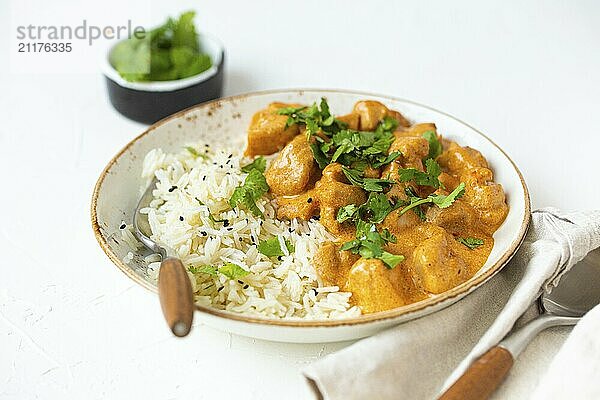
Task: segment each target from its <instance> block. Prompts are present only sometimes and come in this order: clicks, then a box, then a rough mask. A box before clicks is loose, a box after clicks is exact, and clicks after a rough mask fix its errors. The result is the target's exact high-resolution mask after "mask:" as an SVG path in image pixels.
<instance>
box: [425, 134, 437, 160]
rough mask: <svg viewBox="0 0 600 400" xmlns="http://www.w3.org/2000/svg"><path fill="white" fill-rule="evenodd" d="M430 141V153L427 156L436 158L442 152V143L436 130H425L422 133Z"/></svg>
mask: <svg viewBox="0 0 600 400" xmlns="http://www.w3.org/2000/svg"><path fill="white" fill-rule="evenodd" d="M422 136H423V137H424V138H425V139H427V141H428V142H429V154H428V155H427V157H426V158H433V159H435V158H436V157H437V156H439V155H440V154H442V144H441V143H440V141H439V139H438V136H437V134H436V133H435V132H434V131H427V132H423V135H422Z"/></svg>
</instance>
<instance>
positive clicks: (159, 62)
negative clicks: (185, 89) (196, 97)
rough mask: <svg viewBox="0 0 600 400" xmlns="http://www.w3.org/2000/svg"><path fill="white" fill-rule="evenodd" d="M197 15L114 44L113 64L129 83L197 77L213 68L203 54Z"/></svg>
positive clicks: (186, 16)
mask: <svg viewBox="0 0 600 400" xmlns="http://www.w3.org/2000/svg"><path fill="white" fill-rule="evenodd" d="M194 16H195V12H193V11H189V12H185V13H183V14H181V16H180V17H179V18H178V19H172V18H169V19H167V21H166V22H165V23H164V24H163V25H161V26H159V27H157V28H154V29H152V30H150V31H148V32H147V33H145V34H143V35H142V37H139V34H138V35H136V36H135V37H132V38H130V39H127V40H123V41H121V42H119V43H117V44H116V45H115V47H114V48H113V49H112V50H111V52H110V55H109V61H110V63H111V65H112V66H113V67H114V68H115V69H116V70H117V71H118V72H119V74H120V75H121V76H122V77H123V78H124V79H126V80H128V81H134V82H137V81H165V80H175V79H182V78H186V77H190V76H193V75H197V74H199V73H201V72H203V71H206V70H207V69H209V68H210V67H211V66H212V60H211V58H210V56H209V55H208V54H205V53H202V52H201V46H200V43H199V40H198V35H197V33H196V29H195V25H194V21H193V19H194Z"/></svg>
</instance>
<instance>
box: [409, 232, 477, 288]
mask: <svg viewBox="0 0 600 400" xmlns="http://www.w3.org/2000/svg"><path fill="white" fill-rule="evenodd" d="M429 229H431V236H430V237H429V238H428V239H425V240H423V241H422V242H421V243H420V244H419V245H418V246H417V247H416V248H415V249H414V251H413V267H412V272H413V275H414V278H415V281H416V282H417V284H418V285H420V286H421V287H422V288H423V289H424V290H425V291H427V292H429V293H434V294H438V293H442V292H445V291H446V290H449V289H451V288H453V287H455V286H457V285H459V284H461V283H462V282H464V281H466V280H467V279H468V278H469V276H470V274H469V270H468V265H467V263H466V262H465V260H464V259H463V258H462V257H461V256H460V255H459V251H458V249H457V246H462V245H461V244H460V243H458V242H457V241H456V240H455V239H454V237H453V236H452V235H450V234H449V233H448V232H446V231H445V230H444V229H443V228H440V227H436V226H434V225H431V226H430V227H429Z"/></svg>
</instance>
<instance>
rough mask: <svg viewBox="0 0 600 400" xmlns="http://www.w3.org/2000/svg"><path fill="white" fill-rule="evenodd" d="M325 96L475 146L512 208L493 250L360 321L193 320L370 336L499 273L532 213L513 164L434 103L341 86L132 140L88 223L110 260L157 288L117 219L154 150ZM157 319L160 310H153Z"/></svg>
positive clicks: (246, 103) (240, 137)
mask: <svg viewBox="0 0 600 400" xmlns="http://www.w3.org/2000/svg"><path fill="white" fill-rule="evenodd" d="M321 97H326V98H327V100H328V102H329V104H330V106H331V107H332V110H335V111H336V113H339V114H344V113H347V112H349V111H350V110H351V109H352V106H353V104H354V103H355V102H356V101H358V100H364V99H372V100H378V101H380V102H382V103H384V104H386V105H387V106H388V107H390V108H392V109H395V110H398V111H400V112H401V113H402V114H403V115H405V116H407V117H408V118H409V119H410V120H411V121H413V122H435V124H436V125H437V127H438V131H439V132H440V133H441V134H442V135H444V137H446V138H448V139H451V140H455V141H457V142H458V143H460V144H461V145H468V146H471V147H474V148H476V149H478V150H480V151H481V152H482V153H483V154H484V155H485V157H486V158H487V159H488V161H489V163H490V165H491V167H492V169H493V171H494V174H495V180H496V181H497V182H500V183H501V184H502V185H503V186H504V190H505V192H506V195H507V201H508V204H509V206H510V211H509V213H508V216H507V218H506V221H505V222H504V224H503V225H502V226H501V227H500V229H498V231H497V232H496V233H495V234H494V240H495V243H494V247H493V249H492V252H491V254H490V256H489V259H488V260H487V262H486V263H485V265H484V266H483V267H482V268H481V270H480V271H479V272H478V273H477V274H476V275H475V276H473V277H472V278H471V279H469V280H468V281H466V282H464V283H463V284H461V285H459V286H457V287H455V288H453V289H451V290H449V291H447V292H444V293H442V294H439V295H435V296H433V297H431V298H428V299H426V300H423V301H420V302H417V303H414V304H410V305H407V306H403V307H399V308H395V309H392V310H388V311H384V312H378V313H374V314H366V315H362V316H360V317H357V318H352V319H342V320H326V321H300V320H274V319H266V318H257V317H249V316H245V315H241V314H237V313H232V312H227V311H221V310H217V309H213V308H207V307H200V306H199V307H197V308H198V312H197V313H196V322H198V321H201V322H203V323H206V324H208V325H210V326H213V327H215V328H218V329H222V330H224V331H228V332H232V333H236V334H240V335H245V336H251V337H256V338H261V339H268V340H275V341H285V342H331V341H341V340H349V339H356V338H361V337H365V336H369V335H372V334H374V333H376V332H378V331H380V330H382V329H385V328H388V327H391V326H393V325H396V324H400V323H405V322H407V321H410V320H412V319H415V318H419V317H422V316H424V315H427V314H429V313H433V312H435V311H438V310H441V309H443V308H445V307H448V306H449V305H451V304H453V303H455V302H456V301H458V300H460V299H461V298H463V297H465V296H468V295H469V294H470V293H472V292H473V291H474V290H475V289H477V288H478V287H479V286H481V285H483V284H484V283H485V282H486V281H487V280H489V279H490V278H491V277H492V276H493V275H494V274H495V273H497V272H498V271H499V270H500V269H501V268H502V267H503V266H504V265H505V264H506V263H507V262H508V260H509V259H510V258H511V257H512V256H513V254H514V253H515V252H516V250H517V249H518V247H519V245H520V243H521V242H522V240H523V238H524V236H525V233H526V230H527V226H528V223H529V218H530V202H529V194H528V191H527V186H526V184H525V182H524V180H523V177H522V175H521V173H520V172H519V170H518V168H517V166H516V165H515V164H514V162H513V161H512V160H511V159H510V158H509V157H508V155H507V154H506V153H505V152H504V151H502V149H500V147H498V146H497V145H496V144H494V142H492V141H491V140H490V139H489V138H488V137H486V136H485V135H483V134H482V133H481V132H479V131H477V130H476V129H475V128H473V127H471V126H469V125H467V124H466V123H464V122H462V121H460V120H458V119H456V118H454V117H452V116H450V115H448V114H446V113H443V112H441V111H437V110H434V109H433V108H430V107H427V106H424V105H421V104H417V103H414V102H412V101H408V100H403V99H398V98H394V97H389V96H380V95H373V94H369V93H359V92H351V91H339V90H316V89H307V90H277V91H269V92H257V93H250V94H244V95H239V96H233V97H228V98H224V99H220V100H216V101H212V102H209V103H205V104H200V105H198V106H195V107H193V108H190V109H187V110H184V111H181V112H179V113H177V114H175V115H172V116H170V117H168V118H166V119H164V120H162V121H160V122H158V123H156V124H154V125H153V126H151V127H150V128H149V129H148V130H147V131H145V132H144V133H142V134H141V135H140V136H138V137H137V138H135V139H133V140H132V141H131V142H129V143H128V144H127V145H126V146H125V147H124V148H123V149H122V150H121V151H120V152H119V153H118V154H117V155H116V156H115V157H114V158H113V159H112V160H110V162H109V163H108V165H107V166H106V168H105V169H104V171H103V172H102V174H101V175H100V178H99V179H98V182H97V184H96V187H95V189H94V193H93V199H92V209H91V212H92V225H93V229H94V232H95V235H96V238H97V239H98V243H99V244H100V246H101V247H102V249H103V250H104V252H105V253H106V254H107V256H108V257H109V258H110V260H111V261H112V262H113V263H114V264H115V265H116V266H117V267H118V268H119V269H120V270H121V271H123V272H124V273H125V274H126V275H127V276H128V277H130V278H131V279H133V280H134V281H135V282H137V283H139V284H140V285H142V286H144V287H145V288H147V289H148V290H150V291H151V292H154V293H156V292H157V287H156V282H155V281H154V280H153V279H152V278H150V277H149V275H148V274H147V272H146V266H145V265H144V262H143V256H144V255H145V253H143V252H139V253H137V254H135V257H134V259H133V260H132V261H131V262H130V263H127V264H125V263H123V261H122V260H123V258H124V257H125V255H126V254H127V253H128V252H129V251H131V250H130V249H129V247H128V246H127V245H126V244H125V243H123V242H122V241H121V240H119V225H120V224H121V221H123V220H124V221H127V222H129V223H130V222H131V220H132V214H133V210H134V208H135V206H136V203H137V201H138V196H139V194H140V190H139V188H140V185H141V182H142V180H141V178H140V172H141V169H142V161H143V159H144V156H145V154H146V153H147V152H148V151H150V150H151V149H153V148H156V147H160V148H162V149H163V150H165V151H167V152H170V151H177V150H179V149H180V148H181V146H182V145H184V144H185V143H189V142H191V141H197V140H205V141H209V142H210V141H214V142H215V143H231V144H234V145H237V144H239V145H240V146H243V143H244V141H245V137H246V129H247V128H248V125H249V123H250V119H251V117H252V115H253V114H254V113H255V112H256V111H258V110H259V109H262V108H264V107H265V106H266V105H267V104H269V103H270V102H273V101H282V102H290V103H304V104H310V103H312V102H314V101H317V100H319V99H320V98H321ZM156 313H157V318H160V316H159V313H160V312H159V310H158V309H157V310H156Z"/></svg>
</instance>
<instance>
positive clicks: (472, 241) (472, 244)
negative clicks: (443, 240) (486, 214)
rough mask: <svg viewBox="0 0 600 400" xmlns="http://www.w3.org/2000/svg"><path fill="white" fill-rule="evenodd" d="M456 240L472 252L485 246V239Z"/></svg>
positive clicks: (468, 238)
mask: <svg viewBox="0 0 600 400" xmlns="http://www.w3.org/2000/svg"><path fill="white" fill-rule="evenodd" d="M456 240H458V241H459V242H460V243H462V244H464V245H465V246H467V247H468V248H470V249H471V250H474V249H476V248H478V247H479V246H481V245H483V239H478V238H474V237H467V238H463V237H459V238H457V239H456Z"/></svg>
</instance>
